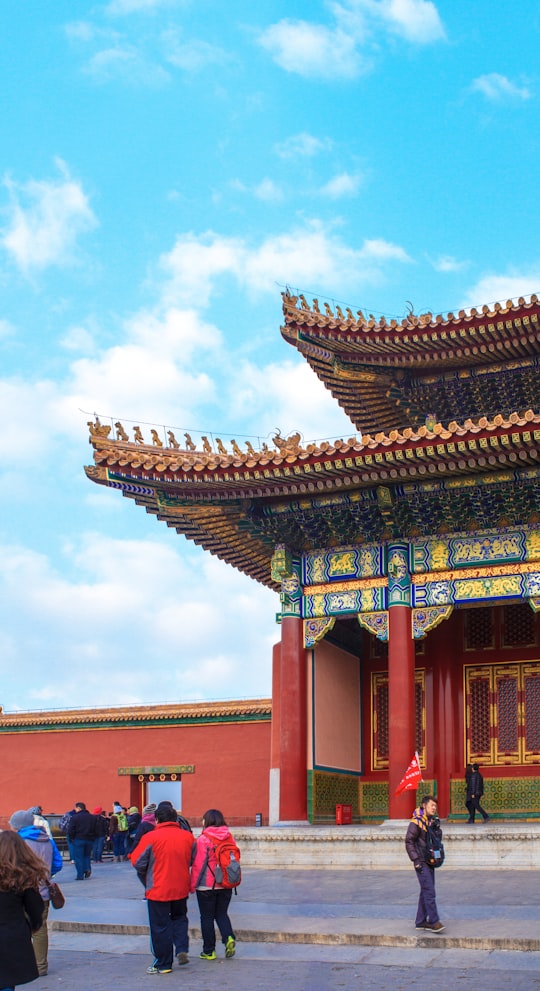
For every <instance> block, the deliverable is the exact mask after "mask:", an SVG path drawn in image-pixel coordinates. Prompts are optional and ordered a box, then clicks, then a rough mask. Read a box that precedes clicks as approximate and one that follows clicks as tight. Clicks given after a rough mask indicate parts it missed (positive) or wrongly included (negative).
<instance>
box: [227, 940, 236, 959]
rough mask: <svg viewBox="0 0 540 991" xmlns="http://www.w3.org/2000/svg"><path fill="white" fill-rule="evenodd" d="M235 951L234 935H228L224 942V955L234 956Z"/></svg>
mask: <svg viewBox="0 0 540 991" xmlns="http://www.w3.org/2000/svg"><path fill="white" fill-rule="evenodd" d="M235 953H236V941H235V938H234V936H229V938H228V940H227V942H226V943H225V956H226V957H234V954H235Z"/></svg>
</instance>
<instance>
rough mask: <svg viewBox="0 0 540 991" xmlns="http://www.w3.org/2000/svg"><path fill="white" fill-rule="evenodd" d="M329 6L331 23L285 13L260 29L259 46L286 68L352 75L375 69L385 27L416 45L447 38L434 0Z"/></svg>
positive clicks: (362, 0)
mask: <svg viewBox="0 0 540 991" xmlns="http://www.w3.org/2000/svg"><path fill="white" fill-rule="evenodd" d="M326 6H327V7H328V9H329V11H330V14H331V17H332V21H331V23H330V25H325V24H317V23H314V22H311V21H305V20H293V19H291V18H284V19H282V20H281V21H278V22H277V23H275V24H271V25H269V27H267V28H266V29H265V30H264V31H262V32H261V33H260V34H259V36H258V43H259V45H261V47H262V48H264V49H265V50H266V51H267V52H269V53H270V55H271V56H272V58H273V59H274V61H275V62H276V63H277V64H278V65H279V66H281V68H282V69H285V70H286V71H287V72H295V73H297V74H298V75H300V76H304V77H306V78H313V77H317V78H320V79H354V78H356V77H357V76H359V75H360V74H361V73H365V72H368V71H369V70H370V69H371V68H372V65H373V56H372V53H375V52H376V51H377V49H378V48H379V47H380V43H379V41H378V39H377V31H380V30H381V28H382V30H383V31H387V32H388V33H390V34H395V35H398V36H399V37H401V38H403V39H404V40H405V41H408V42H411V43H412V44H417V45H425V44H431V43H433V42H436V41H441V40H443V39H444V38H445V37H446V33H445V30H444V26H443V24H442V21H441V19H440V16H439V13H438V10H437V7H436V5H435V4H434V3H432V2H431V0H342V2H341V3H337V2H332V3H327V4H326ZM368 46H369V51H368Z"/></svg>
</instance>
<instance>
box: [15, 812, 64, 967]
mask: <svg viewBox="0 0 540 991" xmlns="http://www.w3.org/2000/svg"><path fill="white" fill-rule="evenodd" d="M9 824H10V826H11V828H12V829H14V830H15V832H17V833H18V834H19V836H20V837H21V839H22V840H24V842H25V843H26V844H27V846H29V847H30V849H31V850H32V851H33V852H34V853H35V854H37V856H38V857H39V858H40V859H41V860H42V861H43V862H44V865H45V868H46V879H45V880H44V881H43V883H42V884H41V885H40V887H39V893H40V895H41V897H42V899H43V906H44V907H43V918H42V922H41V926H40V927H39V929H37V930H36V932H35V933H34V934H33V936H32V942H33V944H34V953H35V955H36V963H37V968H38V973H39V976H40V977H45V976H46V974H47V973H48V970H49V961H48V955H49V931H48V928H47V918H48V915H49V901H50V895H49V881H50V880H51V878H52V877H53V876H54V875H55V874H58V872H59V871H61V870H62V867H63V860H62V854H61V853H60V851H59V849H58V847H57V845H56V843H55V842H54V840H53V839H50V838H49V836H48V835H47V832H46V831H45V829H44V828H43V826H35V825H34V811H33V809H26V810H24V809H19V811H18V812H14V813H13V815H12V816H11V819H10V820H9Z"/></svg>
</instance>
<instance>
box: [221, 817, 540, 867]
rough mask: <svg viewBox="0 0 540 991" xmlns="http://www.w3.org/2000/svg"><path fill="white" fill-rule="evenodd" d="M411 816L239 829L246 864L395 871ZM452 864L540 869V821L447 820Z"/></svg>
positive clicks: (402, 862) (403, 855)
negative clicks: (356, 822)
mask: <svg viewBox="0 0 540 991" xmlns="http://www.w3.org/2000/svg"><path fill="white" fill-rule="evenodd" d="M407 824H408V821H407V820H403V821H401V820H400V821H397V820H389V821H387V822H384V823H382V824H381V825H379V826H373V825H369V826H311V825H309V824H306V825H299V824H295V825H290V824H287V823H286V824H283V825H277V826H258V827H256V826H250V827H236V828H235V829H234V830H233V832H234V835H235V837H236V839H237V841H238V845H239V847H240V849H241V851H242V864H245V866H246V867H264V868H266V869H268V868H276V869H279V870H287V869H298V868H309V867H315V866H317V867H320V868H329V867H334V868H344V869H345V868H349V869H350V868H353V869H359V868H366V869H375V870H384V869H388V870H395V869H396V868H398V869H399V868H403V867H404V866H406V864H407V854H406V852H405V845H404V839H405V833H406V831H407ZM442 829H443V840H444V845H445V852H446V864H447V866H448V867H450V868H456V869H458V868H466V869H468V870H471V869H473V870H474V869H478V870H481V869H483V870H485V869H489V868H497V869H499V870H505V869H508V870H529V869H533V870H540V822H539V821H534V822H526V821H524V822H515V821H513V822H501V821H498V822H493V821H491V820H490V821H489V822H488V823H486V824H484V823H482V822H479V823H478V824H475V825H472V826H469V825H465V824H460V823H445V822H444V820H443V822H442Z"/></svg>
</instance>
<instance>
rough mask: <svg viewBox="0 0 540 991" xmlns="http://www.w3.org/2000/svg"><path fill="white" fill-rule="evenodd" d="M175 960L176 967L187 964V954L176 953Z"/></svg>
mask: <svg viewBox="0 0 540 991" xmlns="http://www.w3.org/2000/svg"><path fill="white" fill-rule="evenodd" d="M176 959H177V960H178V965H179V966H180V967H181V966H182V964H184V963H188V962H189V957H188V955H187V953H177V954H176Z"/></svg>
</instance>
